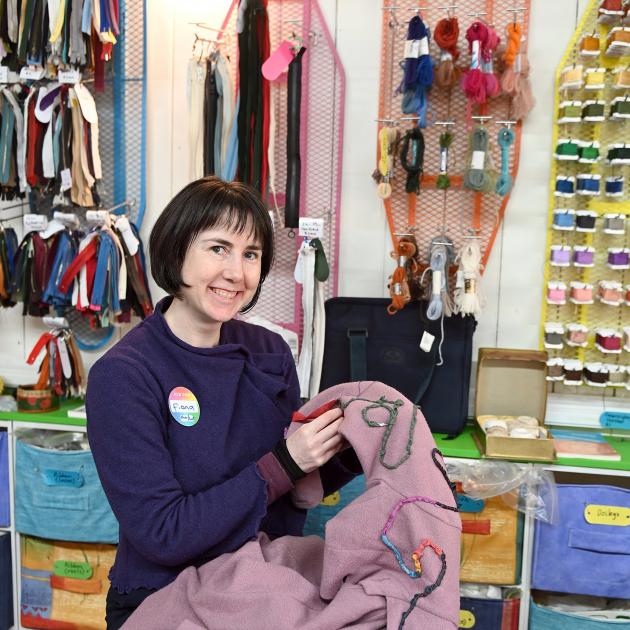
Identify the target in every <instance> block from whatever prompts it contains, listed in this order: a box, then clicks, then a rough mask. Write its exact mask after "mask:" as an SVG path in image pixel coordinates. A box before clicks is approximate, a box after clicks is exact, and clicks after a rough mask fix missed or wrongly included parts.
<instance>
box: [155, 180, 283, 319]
mask: <svg viewBox="0 0 630 630" xmlns="http://www.w3.org/2000/svg"><path fill="white" fill-rule="evenodd" d="M249 220H251V221H252V224H253V234H254V237H255V238H256V239H258V240H259V241H260V243H261V245H262V256H261V271H260V282H259V283H258V287H257V288H256V293H254V296H253V297H252V299H251V301H250V302H249V303H248V304H247V305H246V306H244V307H243V308H242V309H241V313H245V312H246V311H249V310H250V309H252V308H253V307H254V305H255V304H256V302H257V301H258V297H259V296H260V290H261V288H262V284H263V282H264V280H265V278H266V277H267V275H268V274H269V270H270V269H271V265H272V263H273V256H274V248H273V226H272V224H271V219H270V217H269V212H268V211H267V208H266V207H265V204H264V203H263V202H262V200H261V199H260V195H259V194H258V192H257V191H256V190H254V189H253V188H251V187H250V186H247V185H246V184H242V183H240V182H226V181H223V180H222V179H219V178H218V177H213V176H209V177H203V178H202V179H198V180H196V181H194V182H191V183H190V184H188V186H186V187H185V188H183V189H182V190H180V191H179V192H178V193H177V194H176V195H175V196H174V197H173V199H171V201H170V202H169V203H168V205H167V206H166V208H164V210H163V211H162V213H161V214H160V216H159V217H158V219H157V221H156V222H155V225H154V226H153V229H152V230H151V236H150V238H149V252H150V256H151V273H152V274H153V278H154V279H155V282H156V283H157V284H158V286H160V287H161V288H162V289H164V290H165V291H166V292H167V293H168V294H169V295H173V296H175V297H179V296H180V288H181V287H182V286H188V285H187V284H185V282H184V281H183V280H182V266H183V264H184V258H185V257H186V253H187V252H188V248H189V247H190V245H191V243H192V242H193V241H194V240H195V238H196V237H197V235H198V234H199V233H201V232H203V231H204V230H207V229H210V228H213V227H216V226H224V227H226V228H228V229H230V230H233V231H234V232H236V233H238V234H242V233H243V232H244V231H245V230H246V229H247V225H248V221H249Z"/></svg>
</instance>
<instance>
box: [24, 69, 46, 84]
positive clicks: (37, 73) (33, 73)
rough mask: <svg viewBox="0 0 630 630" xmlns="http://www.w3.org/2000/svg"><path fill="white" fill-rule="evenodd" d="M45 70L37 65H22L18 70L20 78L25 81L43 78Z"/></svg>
mask: <svg viewBox="0 0 630 630" xmlns="http://www.w3.org/2000/svg"><path fill="white" fill-rule="evenodd" d="M45 73H46V70H44V68H41V67H39V66H24V67H23V68H22V69H21V70H20V79H24V80H25V81H39V80H40V79H43V78H44V74H45Z"/></svg>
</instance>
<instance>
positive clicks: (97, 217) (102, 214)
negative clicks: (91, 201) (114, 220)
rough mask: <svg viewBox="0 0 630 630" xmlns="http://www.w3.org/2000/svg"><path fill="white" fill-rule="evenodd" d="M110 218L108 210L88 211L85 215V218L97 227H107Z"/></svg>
mask: <svg viewBox="0 0 630 630" xmlns="http://www.w3.org/2000/svg"><path fill="white" fill-rule="evenodd" d="M108 217H109V212H107V210H88V211H87V212H86V213H85V218H86V219H87V220H88V221H89V222H90V223H94V224H95V225H105V224H106V223H107V219H108Z"/></svg>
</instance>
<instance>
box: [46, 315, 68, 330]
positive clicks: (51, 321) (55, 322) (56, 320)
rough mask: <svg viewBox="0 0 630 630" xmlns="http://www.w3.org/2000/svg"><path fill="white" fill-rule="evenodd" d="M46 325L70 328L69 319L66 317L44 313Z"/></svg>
mask: <svg viewBox="0 0 630 630" xmlns="http://www.w3.org/2000/svg"><path fill="white" fill-rule="evenodd" d="M42 321H43V323H44V326H48V327H49V328H69V326H70V324H68V320H67V319H66V318H65V317H53V316H52V315H44V317H43V318H42Z"/></svg>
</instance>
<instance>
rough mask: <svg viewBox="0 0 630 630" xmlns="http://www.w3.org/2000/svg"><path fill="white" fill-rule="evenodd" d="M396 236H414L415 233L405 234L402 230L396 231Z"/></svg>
mask: <svg viewBox="0 0 630 630" xmlns="http://www.w3.org/2000/svg"><path fill="white" fill-rule="evenodd" d="M394 236H413V234H403V233H401V232H394Z"/></svg>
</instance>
